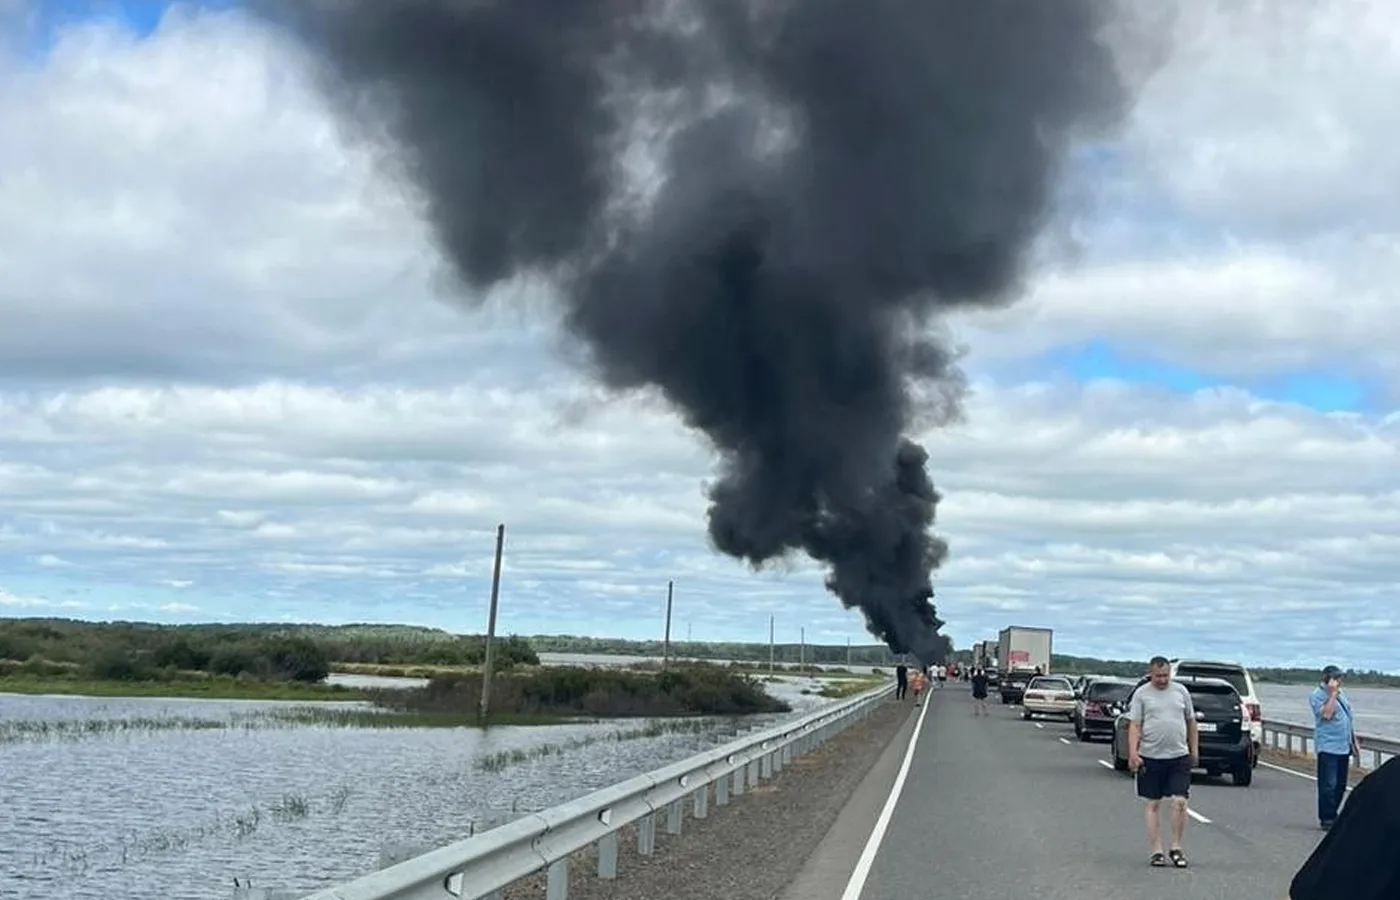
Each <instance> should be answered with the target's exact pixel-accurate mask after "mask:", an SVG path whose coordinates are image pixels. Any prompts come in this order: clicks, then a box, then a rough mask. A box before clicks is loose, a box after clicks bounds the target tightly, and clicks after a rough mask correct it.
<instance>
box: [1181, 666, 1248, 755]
mask: <svg viewBox="0 0 1400 900" xmlns="http://www.w3.org/2000/svg"><path fill="white" fill-rule="evenodd" d="M1171 664H1172V676H1173V677H1175V676H1177V675H1195V676H1198V677H1201V678H1223V679H1224V680H1225V681H1228V682H1230V684H1231V685H1233V686H1234V688H1235V690H1236V691H1238V692H1239V695H1240V699H1241V700H1243V701H1244V708H1245V714H1246V716H1247V717H1248V718H1249V735H1250V738H1251V739H1253V741H1254V761H1255V764H1258V762H1259V745H1260V744H1261V743H1263V741H1264V711H1263V709H1262V708H1261V707H1260V705H1259V695H1258V694H1256V693H1255V692H1254V676H1252V675H1250V674H1249V669H1247V668H1245V667H1244V666H1242V665H1240V664H1239V663H1237V662H1222V661H1220V660H1209V659H1174V660H1172V661H1171Z"/></svg>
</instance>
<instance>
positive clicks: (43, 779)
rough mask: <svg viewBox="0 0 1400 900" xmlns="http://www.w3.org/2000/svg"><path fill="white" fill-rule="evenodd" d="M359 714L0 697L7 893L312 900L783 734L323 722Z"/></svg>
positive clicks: (248, 705)
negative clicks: (737, 743)
mask: <svg viewBox="0 0 1400 900" xmlns="http://www.w3.org/2000/svg"><path fill="white" fill-rule="evenodd" d="M813 684H814V683H813V682H811V681H809V680H807V679H797V678H794V679H784V680H783V681H781V682H779V683H777V684H773V685H769V689H770V692H771V693H773V694H774V695H776V696H780V697H782V698H783V699H785V700H788V701H789V702H790V703H792V704H793V706H794V712H793V713H792V714H790V715H799V714H800V713H801V712H802V711H804V710H809V709H812V708H813V707H815V706H817V705H820V704H823V703H827V702H830V701H824V700H821V699H819V698H817V697H815V696H813V695H811V694H810V693H808V694H804V693H802V692H803V691H804V690H807V691H811V690H812V689H813ZM360 708H361V707H360V705H359V704H354V703H318V704H304V703H302V704H289V703H272V702H262V701H210V700H173V699H110V698H101V699H99V698H84V697H21V696H13V695H0V772H3V773H4V777H3V778H0V809H4V810H5V812H6V815H5V816H3V817H0V884H3V885H4V890H3V892H0V894H3V896H4V897H5V898H7V900H10V898H13V900H99V898H100V900H214V898H218V900H226V898H229V897H231V896H232V895H233V880H234V878H238V879H239V880H240V881H241V882H242V883H245V884H246V883H248V881H249V879H251V882H252V884H253V885H255V886H266V887H279V888H289V889H299V890H308V891H309V890H311V889H314V888H316V887H320V886H324V885H326V884H327V883H333V882H337V881H343V880H346V879H348V878H351V877H354V876H356V875H360V874H363V873H365V872H368V871H370V870H372V869H373V868H375V866H376V864H377V861H378V857H379V853H380V851H381V849H383V848H384V847H385V846H387V845H392V844H399V843H407V844H421V845H427V846H436V845H440V844H444V843H447V842H449V841H452V840H457V839H460V838H462V837H465V836H467V835H469V834H471V833H472V832H473V831H474V830H475V831H480V830H483V829H486V828H489V827H493V826H495V825H497V824H500V823H502V822H505V821H508V820H510V819H513V818H515V817H517V816H519V815H521V814H524V813H526V812H530V811H533V810H539V809H544V808H547V807H549V806H553V805H555V804H558V803H562V802H564V801H566V800H569V799H572V798H574V797H578V796H581V795H582V794H585V793H588V792H589V791H592V790H595V789H597V788H600V787H604V786H606V785H609V784H612V783H614V782H616V781H618V780H621V779H623V778H627V777H630V776H632V775H637V774H640V773H642V772H646V771H648V770H650V769H654V768H656V767H658V766H661V765H665V764H666V763H669V762H672V761H675V760H678V759H682V758H684V757H686V756H689V755H691V754H693V753H696V752H698V751H700V750H702V749H704V748H706V747H708V746H713V745H715V744H717V743H722V742H724V741H726V740H729V739H732V738H733V737H734V736H735V734H736V733H737V732H738V731H739V730H740V729H747V728H750V727H758V726H763V725H766V724H770V723H772V722H774V721H776V720H778V719H780V718H784V716H761V717H760V716H755V717H748V718H745V719H743V720H740V721H738V722H736V721H733V720H730V721H725V720H709V721H706V722H699V723H697V722H693V721H691V722H680V723H677V722H674V721H671V722H666V721H653V720H642V721H637V720H628V721H614V722H608V723H603V724H585V725H559V726H541V727H531V728H518V727H502V728H493V729H491V730H490V731H489V732H484V733H483V732H481V731H479V730H477V729H468V728H453V729H428V728H413V729H408V728H371V727H341V726H337V725H333V724H330V725H328V724H314V723H315V722H316V721H318V720H317V718H316V717H317V715H321V716H323V718H327V719H329V720H333V718H334V717H333V715H329V716H327V715H326V714H333V713H334V712H335V711H336V710H351V711H354V710H358V709H360ZM297 711H301V712H300V713H298V712H297ZM308 722H311V723H313V724H308ZM38 723H43V724H42V725H41V724H38Z"/></svg>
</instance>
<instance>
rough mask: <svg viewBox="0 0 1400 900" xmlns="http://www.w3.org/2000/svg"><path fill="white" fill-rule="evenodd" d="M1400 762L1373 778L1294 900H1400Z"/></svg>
mask: <svg viewBox="0 0 1400 900" xmlns="http://www.w3.org/2000/svg"><path fill="white" fill-rule="evenodd" d="M1396 848H1400V757H1392V758H1391V759H1390V760H1389V761H1388V762H1386V764H1385V765H1383V766H1381V767H1380V768H1379V769H1377V770H1376V771H1374V772H1372V773H1371V774H1369V775H1367V776H1366V777H1365V778H1363V779H1362V780H1361V783H1360V784H1358V785H1357V786H1356V789H1355V790H1353V791H1352V792H1351V797H1350V798H1349V799H1348V800H1347V803H1346V806H1345V807H1343V808H1342V811H1341V814H1340V815H1338V816H1337V820H1336V822H1335V823H1333V825H1332V827H1331V828H1330V829H1328V832H1327V835H1326V836H1325V837H1323V839H1322V840H1321V841H1320V842H1319V843H1318V845H1317V847H1316V848H1315V849H1314V850H1313V852H1312V855H1311V856H1309V857H1308V860H1307V862H1305V863H1303V867H1302V868H1300V869H1299V870H1298V873H1297V874H1296V875H1294V876H1293V884H1292V885H1290V886H1289V888H1288V900H1395V898H1397V897H1400V853H1396V852H1395V851H1396Z"/></svg>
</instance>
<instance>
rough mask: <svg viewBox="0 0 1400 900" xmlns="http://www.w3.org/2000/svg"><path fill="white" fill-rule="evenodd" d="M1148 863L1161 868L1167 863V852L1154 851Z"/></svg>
mask: <svg viewBox="0 0 1400 900" xmlns="http://www.w3.org/2000/svg"><path fill="white" fill-rule="evenodd" d="M1148 864H1149V865H1151V866H1152V868H1154V869H1161V868H1163V867H1165V866H1166V864H1167V855H1166V854H1165V853H1154V854H1152V856H1151V857H1150V858H1149V859H1148Z"/></svg>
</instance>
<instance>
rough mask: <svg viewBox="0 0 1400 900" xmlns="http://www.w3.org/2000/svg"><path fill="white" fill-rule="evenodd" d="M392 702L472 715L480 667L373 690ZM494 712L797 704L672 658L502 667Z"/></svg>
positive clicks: (675, 710) (624, 712)
mask: <svg viewBox="0 0 1400 900" xmlns="http://www.w3.org/2000/svg"><path fill="white" fill-rule="evenodd" d="M372 693H373V697H374V700H375V702H376V703H377V704H378V705H379V706H381V707H384V708H386V709H391V710H395V711H400V712H411V713H431V714H447V715H463V716H465V715H470V714H472V713H474V712H475V711H476V710H477V709H478V708H479V706H480V702H481V676H480V675H446V676H439V677H436V678H433V679H432V680H431V681H430V682H429V683H428V685H427V686H426V687H422V688H417V689H413V690H383V691H374V692H372ZM490 708H491V720H492V721H493V722H499V721H500V720H501V717H502V716H522V715H523V716H563V717H573V718H579V717H583V718H637V717H646V718H663V717H673V716H729V715H749V714H753V713H770V712H788V711H790V710H791V707H790V706H788V704H786V703H784V702H782V701H780V700H777V699H775V698H773V697H771V696H769V694H768V693H767V692H766V691H764V689H763V686H762V685H761V684H760V683H759V682H758V681H757V680H756V679H753V678H751V677H749V676H748V675H746V674H744V673H742V672H732V671H729V670H728V669H726V668H723V667H719V666H711V665H703V664H694V665H684V666H674V667H672V668H671V669H669V670H668V671H665V672H640V671H632V670H626V669H586V668H571V667H569V668H563V667H561V668H541V669H533V670H524V671H512V672H503V673H501V674H499V675H497V676H496V677H495V678H494V679H493V680H492V682H491V698H490Z"/></svg>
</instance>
